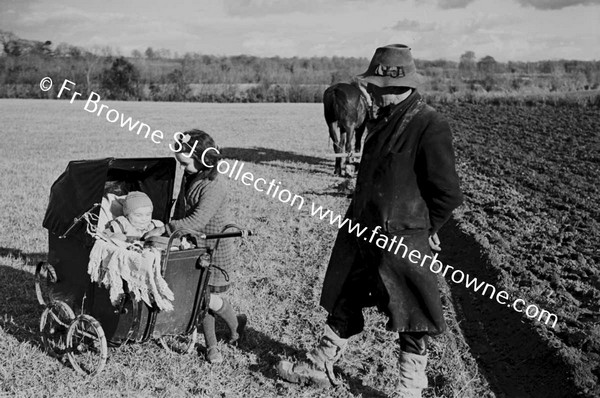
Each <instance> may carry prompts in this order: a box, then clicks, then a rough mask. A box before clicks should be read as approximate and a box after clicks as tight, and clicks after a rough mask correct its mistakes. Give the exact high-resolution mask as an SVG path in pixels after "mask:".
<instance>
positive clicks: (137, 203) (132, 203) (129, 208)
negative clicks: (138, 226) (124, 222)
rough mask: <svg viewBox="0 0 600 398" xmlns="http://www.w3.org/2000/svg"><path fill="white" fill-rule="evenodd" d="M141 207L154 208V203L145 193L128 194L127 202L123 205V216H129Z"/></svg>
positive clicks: (133, 192)
mask: <svg viewBox="0 0 600 398" xmlns="http://www.w3.org/2000/svg"><path fill="white" fill-rule="evenodd" d="M140 207H150V208H153V206H152V201H151V200H150V198H149V197H148V195H146V194H145V193H143V192H139V191H132V192H129V194H127V197H126V198H125V202H124V203H123V214H124V215H128V214H130V213H131V212H133V211H134V210H135V209H139V208H140Z"/></svg>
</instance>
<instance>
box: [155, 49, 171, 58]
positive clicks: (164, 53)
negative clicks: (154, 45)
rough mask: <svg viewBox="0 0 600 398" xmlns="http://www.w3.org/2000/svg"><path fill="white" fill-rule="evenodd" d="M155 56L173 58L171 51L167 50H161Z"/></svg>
mask: <svg viewBox="0 0 600 398" xmlns="http://www.w3.org/2000/svg"><path fill="white" fill-rule="evenodd" d="M154 56H155V57H156V58H163V59H169V58H171V50H168V49H166V48H159V49H158V50H156V51H155V52H154Z"/></svg>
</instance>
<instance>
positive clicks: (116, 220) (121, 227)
mask: <svg viewBox="0 0 600 398" xmlns="http://www.w3.org/2000/svg"><path fill="white" fill-rule="evenodd" d="M113 221H114V222H115V223H116V224H117V225H118V226H119V228H120V229H121V233H122V234H123V235H125V227H124V226H123V224H122V223H121V221H119V219H118V218H115V219H114V220H113ZM113 232H116V231H115V230H114V229H113Z"/></svg>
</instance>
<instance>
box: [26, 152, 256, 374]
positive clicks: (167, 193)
mask: <svg viewBox="0 0 600 398" xmlns="http://www.w3.org/2000/svg"><path fill="white" fill-rule="evenodd" d="M175 171H176V161H175V159H173V158H138V159H115V158H106V159H97V160H83V161H72V162H70V163H69V164H68V166H67V168H66V170H65V172H64V173H63V174H62V175H61V176H60V177H59V178H58V179H57V180H56V181H55V182H54V184H53V185H52V188H51V191H50V199H49V204H48V208H47V211H46V215H45V218H44V222H43V226H44V227H45V228H46V229H48V232H49V251H48V261H47V262H41V263H39V264H38V265H37V269H36V276H35V285H36V294H37V298H38V301H39V303H40V304H41V305H43V306H44V307H45V309H44V311H43V313H42V316H41V318H40V333H41V337H42V341H43V344H44V346H45V348H46V350H47V351H48V352H49V353H50V354H53V355H55V356H59V357H63V356H65V355H66V356H67V358H68V360H69V362H70V363H71V365H72V366H73V368H74V369H75V370H76V371H77V372H79V373H82V374H89V375H93V374H97V373H99V372H100V371H102V369H103V368H104V366H105V364H106V360H107V357H108V346H109V345H111V346H118V345H121V344H124V343H126V342H145V341H148V340H149V339H158V340H159V342H160V344H161V345H162V346H163V347H164V348H166V349H170V350H173V351H177V352H188V353H189V352H191V351H192V350H193V349H194V346H195V343H196V336H197V329H198V325H199V324H200V323H201V322H202V319H203V317H204V314H205V312H206V310H207V284H208V280H209V277H210V273H211V269H212V268H213V265H212V262H211V254H212V252H214V250H215V249H216V247H217V245H218V243H219V239H222V238H231V237H242V238H244V237H247V236H248V235H251V231H247V230H242V229H241V228H240V227H238V226H237V225H233V224H232V225H228V226H226V227H225V228H223V231H222V233H221V234H215V235H209V236H207V235H202V234H199V233H198V232H196V231H189V230H178V231H175V232H174V233H173V234H172V235H171V236H170V237H169V241H168V243H167V245H166V248H165V249H164V250H163V251H161V257H160V258H161V260H160V268H161V270H160V272H161V275H162V277H163V278H164V281H166V283H167V285H168V286H169V288H170V289H171V290H172V292H173V294H174V300H173V302H172V304H173V310H172V311H168V312H166V311H160V310H159V309H158V307H157V306H156V305H148V304H146V303H144V302H142V301H137V300H135V299H134V297H133V295H132V294H131V293H129V292H127V284H126V283H125V284H124V290H125V294H122V295H121V296H120V299H119V302H118V303H117V304H116V305H114V301H113V302H111V300H110V299H109V291H108V289H107V288H106V287H105V286H102V285H100V284H98V283H92V282H91V280H90V275H88V272H87V271H88V261H89V256H90V251H91V250H92V247H93V245H94V243H95V240H96V239H95V238H94V237H93V236H92V235H93V234H90V229H91V230H92V231H96V230H101V229H103V228H104V226H105V225H106V222H107V221H110V219H111V218H113V217H116V216H118V214H115V210H114V209H115V206H114V204H115V202H114V199H115V198H118V197H119V196H120V195H126V194H127V193H128V192H130V191H134V190H135V191H143V192H145V193H146V194H147V195H148V196H149V197H150V199H151V200H152V202H153V204H154V213H153V218H155V219H158V220H161V221H163V222H164V223H167V222H168V221H169V217H170V213H171V207H172V205H173V199H172V197H173V188H174V181H175ZM111 198H112V201H111ZM229 229H233V230H235V231H231V232H225V230H229ZM182 236H188V237H189V238H190V240H192V241H193V240H195V241H196V245H195V247H193V248H190V249H184V250H182V249H180V248H178V247H176V246H174V242H175V241H176V240H177V239H178V238H181V237H182ZM210 239H216V240H217V241H216V244H215V246H214V247H213V248H212V249H211V248H210V245H208V243H207V240H210ZM76 314H79V315H76Z"/></svg>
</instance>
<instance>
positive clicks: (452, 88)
mask: <svg viewBox="0 0 600 398" xmlns="http://www.w3.org/2000/svg"><path fill="white" fill-rule="evenodd" d="M0 43H1V44H2V52H1V54H0V97H4V98H55V97H56V93H57V90H56V87H54V88H53V89H52V90H51V91H49V92H43V91H41V90H40V89H39V86H38V84H39V81H40V79H41V78H42V77H45V76H49V77H51V78H52V79H53V80H54V81H56V82H62V81H63V80H64V79H69V80H71V81H73V82H76V83H77V85H78V89H81V90H82V92H83V93H89V92H91V91H95V92H97V93H99V94H100V95H102V97H103V98H107V99H117V100H143V101H202V102H320V101H321V97H322V93H323V91H324V89H325V88H326V87H327V86H328V85H330V84H333V83H336V82H341V81H350V80H352V79H353V78H354V77H355V76H356V75H357V74H359V73H362V72H363V71H365V70H366V69H367V66H368V64H369V60H368V59H367V58H353V57H336V56H333V57H310V58H306V57H291V58H282V57H255V56H249V55H237V56H214V55H206V54H198V53H185V54H183V55H182V56H180V55H179V54H177V53H174V54H172V53H171V52H170V51H169V50H166V49H158V50H154V49H153V48H152V47H148V48H147V49H146V50H144V51H143V52H142V51H140V50H134V51H132V52H131V54H130V55H129V56H124V55H122V54H119V52H118V51H115V50H113V49H111V48H109V47H94V48H92V49H85V48H81V47H76V46H72V45H69V44H67V43H60V44H58V45H57V46H53V45H52V42H51V41H35V40H25V39H21V38H19V37H17V36H16V35H14V34H12V33H10V32H4V31H0ZM415 62H416V64H417V69H418V71H419V73H421V74H422V75H424V76H425V78H426V79H425V83H424V85H423V87H422V91H424V92H426V93H427V92H429V93H457V92H467V93H469V92H512V93H514V92H531V93H536V92H561V91H579V90H597V89H598V88H599V87H600V61H577V60H547V61H536V62H513V61H509V62H506V63H502V62H497V61H496V60H495V59H494V58H493V57H492V56H489V55H487V56H484V57H482V58H479V59H478V58H477V57H476V55H475V53H474V52H472V51H466V52H465V53H464V54H463V55H461V56H460V59H459V60H458V61H449V60H433V61H427V60H416V61H415Z"/></svg>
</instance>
